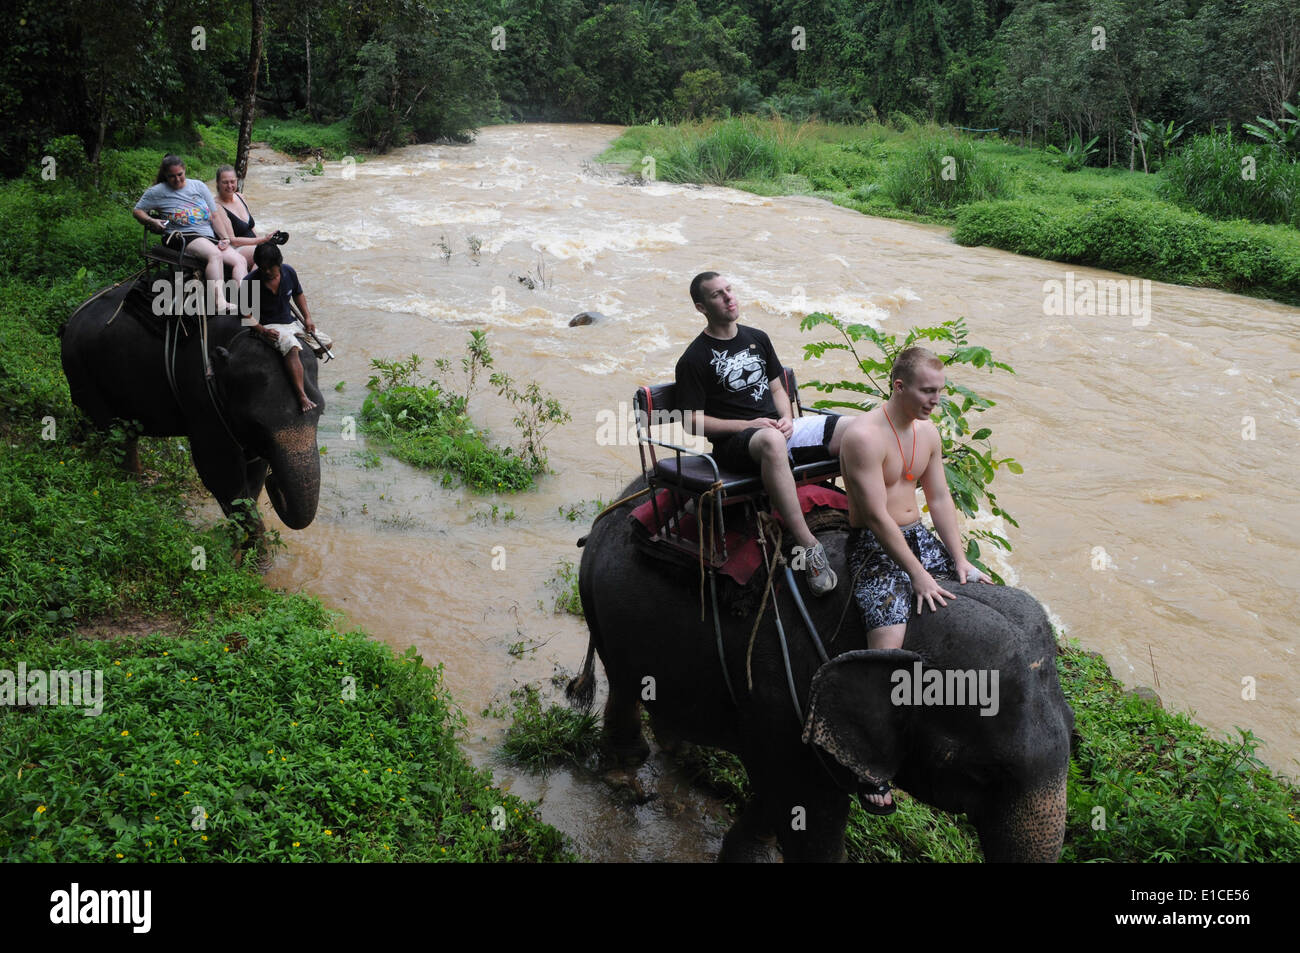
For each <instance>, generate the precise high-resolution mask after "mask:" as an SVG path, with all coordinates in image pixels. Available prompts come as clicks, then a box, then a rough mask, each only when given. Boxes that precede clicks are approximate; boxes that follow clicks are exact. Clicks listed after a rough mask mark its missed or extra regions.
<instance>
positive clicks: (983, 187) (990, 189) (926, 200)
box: [884, 134, 1008, 214]
mask: <svg viewBox="0 0 1300 953" xmlns="http://www.w3.org/2000/svg"><path fill="white" fill-rule="evenodd" d="M884 185H885V191H886V193H888V195H889V197H890V198H892V199H893V200H894V202H895V203H896V204H898V205H899V206H900V207H902V208H906V209H910V210H912V211H913V212H918V213H920V214H926V213H935V212H937V211H940V210H942V211H951V210H953V209H954V208H955V207H956V206H958V205H966V204H969V203H970V202H980V201H985V200H987V199H995V198H1000V197H1002V196H1004V195H1006V194H1007V193H1008V185H1007V175H1006V172H1005V171H1004V170H1003V168H1002V166H1001V165H1000V164H999V163H997V162H994V161H990V160H988V159H986V158H983V157H981V156H980V155H978V153H977V152H976V149H975V144H974V143H973V142H971V141H970V140H969V139H959V138H957V137H956V136H952V135H946V134H939V135H933V136H929V137H926V138H923V139H921V140H920V141H919V142H918V143H917V144H916V145H915V146H914V147H913V148H912V150H911V151H910V152H909V153H907V154H906V155H904V156H903V158H902V159H901V160H900V161H898V162H895V163H893V164H892V165H891V166H890V169H889V173H888V175H887V177H886V179H885V183H884Z"/></svg>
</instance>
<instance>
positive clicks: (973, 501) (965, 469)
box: [800, 312, 1024, 582]
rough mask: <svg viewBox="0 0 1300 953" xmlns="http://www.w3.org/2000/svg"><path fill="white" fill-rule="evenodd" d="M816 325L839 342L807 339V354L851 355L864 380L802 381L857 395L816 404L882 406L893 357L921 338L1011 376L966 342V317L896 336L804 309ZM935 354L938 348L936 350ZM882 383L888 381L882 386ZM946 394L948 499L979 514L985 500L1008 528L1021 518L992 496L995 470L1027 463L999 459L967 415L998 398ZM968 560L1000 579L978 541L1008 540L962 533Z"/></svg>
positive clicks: (954, 360) (943, 426) (956, 360)
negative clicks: (869, 347)
mask: <svg viewBox="0 0 1300 953" xmlns="http://www.w3.org/2000/svg"><path fill="white" fill-rule="evenodd" d="M813 328H827V329H831V330H833V331H835V332H836V334H837V335H838V338H839V339H838V340H835V339H834V338H833V337H832V339H831V340H822V341H815V342H812V343H809V344H805V345H804V359H805V360H807V359H808V358H810V357H817V358H819V357H822V356H823V355H824V354H826V353H828V352H830V351H844V352H847V353H848V354H850V355H851V356H852V358H853V362H854V364H855V365H856V366H857V368H858V370H859V371H860V372H861V374H862V376H863V377H865V378H866V381H865V382H864V381H862V380H838V381H820V380H812V381H808V382H806V383H805V385H804V386H805V387H811V388H812V389H813V390H816V391H818V392H820V393H823V394H834V393H836V392H837V391H838V392H848V393H849V394H852V395H857V397H856V399H854V398H851V397H848V398H845V397H841V398H823V399H820V400H818V401H817V402H816V403H815V405H814V406H816V407H819V408H831V407H842V408H847V409H851V410H860V411H863V412H866V411H869V410H872V409H873V408H875V407H877V406H879V405H881V404H883V403H884V402H885V401H887V400H888V399H889V393H890V386H892V385H889V372H890V370H891V369H892V368H893V366H894V361H895V360H896V359H897V358H898V355H899V354H900V353H901V352H902V351H904V350H906V349H907V348H909V347H911V346H912V345H914V344H916V343H917V342H919V341H927V342H931V343H936V344H937V343H947V344H949V345H951V346H950V348H949V349H948V351H947V353H946V354H944V353H939V355H938V356H939V357H940V359H941V360H942V361H943V363H944V366H945V367H947V366H950V365H953V364H969V365H971V366H972V367H976V368H988V370H989V373H992V372H993V371H994V370H1003V371H1007V372H1008V373H1011V374H1014V373H1015V371H1014V370H1013V369H1012V367H1011V365H1009V364H1005V363H1003V362H1002V361H997V360H994V358H993V353H992V352H991V351H990V350H989V349H988V348H986V347H981V346H979V345H974V344H970V343H969V342H968V340H967V330H966V319H965V318H957V319H955V320H952V321H944V322H943V323H942V324H940V325H939V326H938V327H931V328H911V329H910V330H909V331H908V332H907V335H906V337H904V338H903V340H902V341H901V342H900V341H899V340H898V337H897V335H894V334H885V333H884V332H882V331H880V330H878V329H876V328H873V327H871V326H870V325H867V324H846V323H844V322H843V321H840V320H839V319H838V318H836V317H835V316H834V315H830V314H825V313H821V312H817V313H814V314H810V315H808V316H807V317H806V318H804V319H803V321H802V323H801V324H800V329H801V330H803V331H809V330H812V329H813ZM864 341H865V342H869V343H870V344H871V345H874V347H875V349H876V351H877V352H878V353H871V352H869V351H868V352H867V353H862V352H860V351H859V350H858V345H859V344H861V343H862V342H864ZM936 353H938V349H937V348H936ZM881 381H885V382H886V383H885V384H884V385H882V384H881ZM945 389H946V392H947V393H946V395H945V396H944V397H943V398H942V399H941V400H940V404H939V410H938V413H937V416H938V419H937V420H936V421H935V424H936V426H937V427H938V428H939V436H940V438H941V439H942V441H943V469H944V474H945V476H946V477H947V479H948V488H949V489H950V490H951V491H952V498H953V502H954V503H955V504H956V506H957V508H958V509H959V510H961V512H962V513H963V514H965V515H966V516H967V517H974V516H976V515H977V514H978V512H979V509H980V506H981V505H982V504H983V503H985V502H986V501H987V504H988V507H989V510H990V512H992V514H993V515H994V516H1000V517H1002V519H1004V520H1006V521H1007V522H1008V523H1010V524H1011V525H1012V526H1016V527H1018V526H1019V525H1020V524H1019V523H1017V522H1016V521H1015V519H1014V518H1013V517H1012V516H1011V514H1010V513H1008V512H1007V511H1006V510H1004V509H1002V507H1001V506H1000V505H999V504H998V501H997V496H996V495H995V494H994V492H993V490H992V489H991V488H990V485H991V484H992V482H993V478H994V477H995V476H996V475H997V472H998V471H999V470H1000V469H1002V468H1003V467H1005V468H1006V469H1007V470H1008V471H1010V472H1011V473H1023V472H1024V468H1023V467H1021V465H1020V464H1019V463H1017V462H1016V461H1015V460H1013V459H1012V458H1011V457H1002V458H999V457H997V455H996V452H995V451H994V448H993V445H992V443H991V442H990V441H989V438H990V437H991V436H992V434H993V430H992V428H990V427H980V428H978V429H974V430H973V429H972V427H971V422H970V419H969V418H968V415H974V414H982V413H984V412H985V411H986V410H988V409H989V408H990V407H993V406H995V402H994V401H992V400H989V399H988V398H986V397H981V396H980V395H979V394H977V393H976V392H975V391H973V390H971V389H970V388H969V387H966V386H965V385H962V384H956V383H953V382H952V381H951V380H950V381H948V382H947V384H946V388H945ZM964 539H965V548H966V558H967V559H968V560H969V561H970V562H971V563H972V564H973V565H975V566H978V567H979V568H980V569H982V570H984V571H985V572H987V573H988V574H989V575H990V576H992V577H993V578H995V579H997V581H998V582H1001V581H1002V579H1001V577H999V576H998V575H997V573H995V572H994V571H993V570H992V569H990V568H989V567H988V566H987V565H985V564H984V562H982V561H981V559H980V541H981V540H982V541H984V542H986V543H988V544H989V545H993V546H996V547H998V548H1000V549H1004V550H1006V551H1008V552H1010V550H1011V543H1010V542H1008V541H1007V540H1006V539H1005V538H1004V537H1002V536H1000V535H998V534H997V533H995V532H993V531H992V530H987V529H974V530H971V531H970V532H969V533H966V534H964Z"/></svg>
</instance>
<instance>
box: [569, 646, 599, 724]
mask: <svg viewBox="0 0 1300 953" xmlns="http://www.w3.org/2000/svg"><path fill="white" fill-rule="evenodd" d="M564 697H565V698H567V699H568V700H569V704H570V705H572V706H573V707H575V708H579V709H581V710H582V711H591V703H592V701H594V700H595V697H596V636H595V633H592V636H591V638H590V639H588V640H587V657H586V659H584V660H583V663H582V672H581V674H579V675H578V676H577V677H576V678H574V679H573V680H572V681H570V682H569V684H568V685H567V686H566V687H565V689H564Z"/></svg>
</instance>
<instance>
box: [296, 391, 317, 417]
mask: <svg viewBox="0 0 1300 953" xmlns="http://www.w3.org/2000/svg"><path fill="white" fill-rule="evenodd" d="M298 405H299V407H300V408H301V410H302V412H303V413H304V414H305V413H307V411H309V410H315V409H316V401H314V400H312V399H311V398H310V397H308V396H307V395H306V394H299V395H298Z"/></svg>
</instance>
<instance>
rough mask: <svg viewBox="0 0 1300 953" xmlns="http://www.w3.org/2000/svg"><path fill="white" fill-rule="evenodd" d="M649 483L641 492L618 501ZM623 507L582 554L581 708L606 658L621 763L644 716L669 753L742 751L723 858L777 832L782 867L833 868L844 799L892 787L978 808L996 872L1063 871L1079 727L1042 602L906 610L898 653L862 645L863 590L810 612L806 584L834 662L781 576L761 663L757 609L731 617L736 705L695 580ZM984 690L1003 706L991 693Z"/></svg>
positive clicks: (823, 532)
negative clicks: (743, 777) (741, 799)
mask: <svg viewBox="0 0 1300 953" xmlns="http://www.w3.org/2000/svg"><path fill="white" fill-rule="evenodd" d="M644 486H645V483H644V480H641V479H638V480H636V481H634V482H633V483H632V484H631V485H629V486H628V487H627V489H626V490H625V491H624V493H623V497H624V498H626V497H628V496H629V495H631V494H634V493H635V492H636V491H637V490H639V489H641V488H643V487H644ZM630 508H631V504H630V503H625V504H624V505H622V506H621V507H619V508H616V509H614V510H613V511H611V512H609V513H608V514H607V515H606V516H605V517H604V518H603V519H599V520H598V521H597V522H596V524H595V525H594V526H593V528H592V530H591V533H590V535H589V536H588V537H587V539H586V542H585V546H584V550H583V554H582V562H581V566H580V569H579V591H580V594H581V597H582V606H583V611H584V613H585V615H586V619H587V624H588V627H589V629H590V631H591V643H590V646H589V649H588V653H587V659H586V661H585V663H584V666H583V672H582V674H581V675H580V677H579V678H578V679H575V680H574V682H573V683H571V685H570V697H572V698H575V699H577V700H579V702H581V701H583V700H584V699H585V700H587V701H589V700H590V697H591V692H592V690H593V688H594V660H593V653H595V654H599V656H600V659H601V661H602V662H603V663H604V667H605V671H606V674H607V676H608V680H609V695H608V699H607V701H606V704H605V719H604V723H605V735H606V743H607V745H608V746H609V747H610V749H611V750H612V751H613V752H614V753H615V754H616V755H620V756H622V757H624V758H627V759H632V760H635V759H644V757H645V755H646V753H647V751H648V749H647V747H646V744H645V741H644V739H643V738H642V735H641V721H640V715H639V708H640V705H641V704H642V703H644V704H645V706H646V709H647V710H648V712H649V713H650V717H651V723H652V725H653V727H654V730H655V733H656V735H657V736H658V737H659V738H660V739H661V740H663V739H681V740H685V741H690V742H694V743H697V744H702V745H708V746H712V747H719V748H724V749H726V750H728V751H732V752H735V753H736V754H737V755H739V756H740V758H741V759H742V761H743V762H744V765H745V768H746V771H747V773H748V775H749V779H750V782H751V785H752V789H753V792H754V794H753V796H752V798H751V799H750V801H749V802H748V803H747V805H746V807H745V809H744V811H743V813H742V814H741V816H740V818H739V819H738V820H737V822H736V823H735V825H734V826H733V827H732V828H731V830H730V831H729V832H728V833H727V835H726V837H725V838H724V840H723V846H722V851H721V855H720V858H719V859H722V860H746V859H762V858H765V857H766V856H767V855H768V852H769V845H770V842H771V839H772V838H773V837H775V839H776V841H777V843H778V844H779V846H780V849H781V851H782V853H783V854H784V856H785V858H786V860H808V861H828V860H839V859H841V858H842V857H843V855H844V828H845V823H846V821H847V818H848V809H849V798H850V796H851V795H854V794H860V793H862V792H863V791H864V790H873V789H876V788H877V786H878V785H879V783H880V782H882V781H885V780H887V779H890V778H892V779H893V780H894V784H895V786H896V787H899V788H902V789H903V790H905V791H907V792H908V793H909V794H911V795H912V796H913V797H915V798H917V799H918V800H921V801H923V802H925V803H927V804H931V805H933V806H935V807H938V808H941V809H943V810H946V811H951V812H954V813H966V814H967V815H968V816H969V817H970V819H971V821H972V823H973V824H974V825H975V828H976V830H977V831H978V832H979V838H980V844H981V846H982V848H983V851H984V856H985V858H986V859H988V860H992V861H1053V860H1056V859H1057V857H1058V856H1059V854H1060V850H1061V846H1062V843H1063V839H1064V831H1065V809H1066V801H1065V793H1066V772H1067V766H1068V762H1069V754H1070V734H1071V730H1072V727H1073V721H1074V716H1073V713H1072V712H1071V711H1070V708H1069V706H1068V705H1067V704H1066V701H1065V698H1064V695H1063V694H1062V692H1061V687H1060V683H1059V680H1058V677H1057V672H1056V661H1055V659H1056V641H1055V638H1054V636H1053V634H1052V630H1051V626H1050V624H1049V623H1048V620H1047V616H1046V613H1045V612H1044V610H1043V608H1042V606H1041V605H1039V603H1038V602H1037V601H1036V600H1035V599H1033V597H1031V596H1029V595H1028V594H1027V593H1025V592H1023V591H1021V590H1018V589H1014V588H1011V587H1007V586H994V585H986V584H971V585H966V586H961V587H960V589H959V592H958V593H957V594H956V598H954V599H950V600H948V602H947V605H945V606H940V607H937V610H936V611H933V612H929V611H927V612H926V613H925V614H924V615H915V614H913V615H912V617H911V618H910V620H909V621H908V623H907V629H906V636H905V640H904V642H903V646H902V648H901V649H869V648H868V646H867V640H866V632H865V631H864V629H863V623H862V619H861V616H860V614H859V612H858V611H857V610H856V607H855V606H854V605H853V604H852V603H851V602H850V600H852V598H853V595H852V589H853V587H852V586H843V587H839V589H838V590H837V591H836V592H835V593H834V595H833V596H832V597H827V598H824V599H820V600H818V599H813V598H811V596H810V593H809V592H808V590H807V588H806V583H805V582H804V581H803V580H799V581H798V582H797V585H798V586H799V589H800V592H801V593H802V595H803V602H804V604H805V607H806V609H807V611H808V613H809V618H810V620H811V622H812V624H813V626H814V627H815V628H816V630H817V631H818V632H819V633H820V637H821V640H822V641H823V642H824V643H825V647H826V650H827V652H828V654H829V655H830V661H829V662H828V663H823V662H822V660H821V658H820V657H819V655H818V653H817V651H816V650H815V648H814V644H813V641H812V639H811V638H810V636H809V635H808V633H807V632H806V630H805V628H804V626H803V625H802V624H801V622H800V614H799V610H798V609H797V607H796V606H795V605H794V603H793V602H792V600H791V598H790V592H789V590H788V589H787V588H786V586H784V585H781V584H780V580H782V579H783V578H793V577H782V576H780V575H778V577H777V578H778V585H777V587H776V589H775V591H774V593H773V595H772V599H773V601H774V603H775V610H776V611H775V612H773V609H772V607H769V608H768V610H767V611H766V613H764V615H763V618H762V621H761V623H760V625H759V627H758V629H757V633H756V635H755V636H754V640H753V643H752V657H751V658H747V654H748V652H749V650H750V645H751V643H750V636H751V630H752V629H753V627H754V613H753V611H750V612H748V613H747V614H746V615H744V616H743V617H735V616H724V617H722V618H721V630H722V643H723V652H722V656H723V657H725V664H726V667H727V671H728V673H729V677H730V683H731V685H732V686H734V688H735V694H736V698H735V701H734V702H733V701H732V699H731V698H730V697H729V693H728V689H727V687H726V680H724V676H723V671H722V664H723V663H722V661H721V660H720V657H719V652H718V650H717V648H716V646H715V631H714V623H713V620H712V617H711V613H710V612H705V613H703V616H704V618H703V619H702V617H701V606H700V604H699V593H700V592H701V587H700V579H699V576H698V569H696V568H695V567H685V566H676V565H672V564H668V563H666V562H665V561H664V560H663V559H661V558H655V557H653V556H652V555H650V554H649V553H648V552H647V544H646V541H645V539H644V536H643V533H644V531H643V530H642V529H641V527H640V525H639V524H637V523H636V522H635V521H634V520H631V519H629V518H628V513H629V511H630ZM817 535H818V538H819V539H820V540H822V542H823V544H824V545H825V547H826V551H827V554H828V558H829V559H830V564H831V567H832V568H833V569H834V571H835V572H836V574H837V575H839V576H840V577H841V578H844V579H852V577H853V573H852V572H851V571H850V570H849V568H848V565H847V562H846V558H845V547H846V541H847V536H848V526H847V525H846V524H844V523H841V525H840V526H839V528H837V529H826V528H824V527H819V528H818V529H817ZM760 572H761V570H760ZM727 585H728V583H726V582H725V581H724V582H722V583H720V586H722V587H724V588H725V586H727ZM706 599H707V597H706ZM723 601H724V602H726V601H728V600H727V599H726V598H725V596H724V599H723ZM778 616H779V618H780V619H781V620H783V622H784V631H785V641H786V648H785V649H784V650H783V648H782V643H781V638H780V637H779V635H778V632H777V624H776V622H775V621H774V620H775V618H776V617H778ZM783 651H784V652H788V654H789V660H790V662H789V674H790V678H789V680H788V679H787V669H786V666H785V662H784V661H783ZM788 681H790V682H792V683H793V685H794V686H795V692H796V698H795V699H792V698H791V697H790V692H789V690H788V688H787V682H788ZM751 685H752V687H751ZM954 687H956V688H957V689H958V694H960V695H963V696H965V697H957V695H955V694H954V692H953V689H954ZM989 688H991V689H993V695H994V697H992V698H989V697H987V696H983V698H982V699H981V692H982V691H985V690H987V689H989ZM965 689H968V691H967V690H965Z"/></svg>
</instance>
